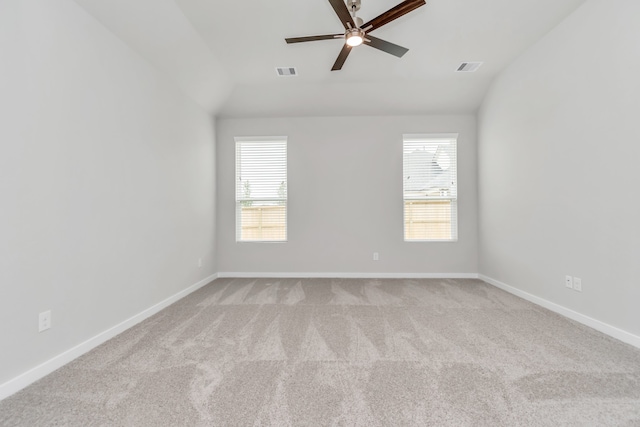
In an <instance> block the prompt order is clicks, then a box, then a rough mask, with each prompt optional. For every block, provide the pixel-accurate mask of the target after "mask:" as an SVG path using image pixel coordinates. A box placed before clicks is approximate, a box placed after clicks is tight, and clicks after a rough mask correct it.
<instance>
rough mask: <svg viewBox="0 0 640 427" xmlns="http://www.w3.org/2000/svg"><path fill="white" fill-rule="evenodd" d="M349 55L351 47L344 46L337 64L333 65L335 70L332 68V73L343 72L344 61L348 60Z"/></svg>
mask: <svg viewBox="0 0 640 427" xmlns="http://www.w3.org/2000/svg"><path fill="white" fill-rule="evenodd" d="M349 53H351V46H349V45H348V44H346V43H345V44H344V46H342V50H341V51H340V54H339V55H338V59H336V62H335V64H333V68H331V71H337V70H342V66H343V65H344V61H346V60H347V56H349Z"/></svg>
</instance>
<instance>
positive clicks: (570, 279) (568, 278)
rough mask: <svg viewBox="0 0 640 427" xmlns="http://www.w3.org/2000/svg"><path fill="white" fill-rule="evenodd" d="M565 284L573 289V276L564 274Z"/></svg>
mask: <svg viewBox="0 0 640 427" xmlns="http://www.w3.org/2000/svg"><path fill="white" fill-rule="evenodd" d="M564 285H565V286H566V287H567V288H570V289H573V277H571V276H564Z"/></svg>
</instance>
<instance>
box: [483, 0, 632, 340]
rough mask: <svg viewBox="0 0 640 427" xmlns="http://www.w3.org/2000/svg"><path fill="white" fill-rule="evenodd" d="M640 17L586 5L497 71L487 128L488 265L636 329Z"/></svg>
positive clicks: (593, 0)
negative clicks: (571, 280) (577, 283)
mask: <svg viewBox="0 0 640 427" xmlns="http://www.w3.org/2000/svg"><path fill="white" fill-rule="evenodd" d="M638 17H640V2H638V1H636V0H613V1H612V0H590V1H587V2H586V3H585V4H584V5H583V6H582V7H580V8H579V9H578V10H577V11H576V12H575V13H573V14H572V15H571V16H569V17H568V18H567V19H566V20H565V21H564V22H563V23H562V24H560V26H559V27H557V28H556V29H554V30H553V31H551V32H550V33H549V34H548V35H547V36H546V37H544V38H543V39H542V40H541V41H540V42H539V43H537V44H536V45H535V46H533V47H532V48H531V49H529V50H528V51H527V52H526V53H525V54H523V55H522V56H521V57H520V58H519V59H518V60H517V61H515V63H513V64H512V65H511V66H510V67H509V68H508V69H507V70H506V71H504V72H503V73H502V74H501V75H500V76H499V78H498V79H497V81H496V82H495V83H494V85H493V87H492V89H491V90H490V92H489V93H488V95H487V97H486V99H485V102H484V104H483V106H482V109H481V112H480V114H479V123H478V127H479V149H478V150H479V182H480V186H479V200H480V210H479V217H480V226H479V233H480V246H479V254H480V272H481V273H482V274H485V275H487V276H489V277H491V278H493V279H496V280H499V281H502V282H504V283H506V284H508V285H511V286H514V287H516V288H518V289H520V290H523V291H525V292H528V293H530V294H533V295H535V296H538V297H541V298H544V299H546V300H548V301H551V302H553V303H556V304H559V305H561V306H564V307H566V308H569V309H571V310H574V311H577V312H578V313H582V314H584V315H586V316H589V317H592V318H594V319H596V320H599V321H601V322H605V323H607V324H609V325H613V326H615V327H618V328H621V329H623V330H626V331H627V332H630V333H632V334H635V335H640V309H639V308H638V304H639V302H640V279H639V277H640V245H639V242H640V222H639V220H640V200H638V184H639V183H640V168H639V167H638V165H639V161H640V127H639V126H638V119H639V118H640V78H638V75H639V74H638V73H639V71H638V70H640V43H639V40H640V26H638ZM565 275H572V276H576V277H579V278H581V279H582V286H583V289H584V290H583V292H582V293H579V292H576V291H573V290H570V289H567V288H565V287H564V276H565Z"/></svg>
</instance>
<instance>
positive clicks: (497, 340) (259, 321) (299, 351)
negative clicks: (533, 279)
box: [0, 279, 640, 426]
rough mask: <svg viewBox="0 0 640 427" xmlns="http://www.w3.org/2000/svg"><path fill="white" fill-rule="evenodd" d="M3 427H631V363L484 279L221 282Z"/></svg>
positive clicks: (50, 381)
mask: <svg viewBox="0 0 640 427" xmlns="http://www.w3.org/2000/svg"><path fill="white" fill-rule="evenodd" d="M0 425H3V426H14V425H15V426H44V425H73V426H90V425H118V426H181V425H200V426H209V425H212V426H254V425H262V426H325V425H326V426H332V425H337V426H413V425H416V426H428V425H433V426H561V425H562V426H640V350H638V349H635V348H633V347H631V346H628V345H626V344H623V343H621V342H618V341H616V340H613V339H611V338H608V337H607V336H605V335H603V334H600V333H598V332H596V331H593V330H591V329H589V328H586V327H584V326H581V325H579V324H577V323H574V322H572V321H570V320H567V319H565V318H563V317H561V316H558V315H556V314H553V313H551V312H549V311H547V310H544V309H542V308H540V307H537V306H535V305H532V304H530V303H528V302H526V301H523V300H521V299H519V298H517V297H514V296H512V295H510V294H508V293H505V292H503V291H501V290H499V289H496V288H494V287H492V286H489V285H487V284H485V283H483V282H481V281H478V280H364V279H358V280H356V279H353V280H347V279H258V280H256V279H234V280H231V279H219V280H216V281H215V282H213V283H212V284H210V285H208V286H206V287H204V288H202V289H200V290H199V291H197V292H195V293H193V294H191V295H190V296H188V297H186V298H185V299H183V300H181V301H179V302H178V303H176V304H174V305H172V306H171V307H169V308H167V309H166V310H163V311H162V312H161V313H159V314H157V315H155V316H154V317H152V318H150V319H148V320H147V321H145V322H143V323H141V324H140V325H138V326H136V327H134V328H132V329H130V330H128V331H126V332H124V333H123V334H121V335H119V336H118V337H116V338H114V339H112V340H111V341H109V342H107V343H105V344H103V345H102V346H100V347H98V348H97V349H95V350H94V351H91V352H90V353H87V354H86V355H85V356H83V357H81V358H79V359H78V360H76V361H74V362H72V363H71V364H69V365H67V366H65V367H64V368H62V369H59V370H58V371H56V372H54V373H53V374H51V375H49V376H48V377H46V378H44V379H42V380H41V381H39V382H37V383H35V384H33V385H31V386H30V387H28V388H26V389H25V390H23V391H22V392H20V393H18V394H16V395H14V396H12V397H10V398H8V399H5V400H4V401H2V402H0Z"/></svg>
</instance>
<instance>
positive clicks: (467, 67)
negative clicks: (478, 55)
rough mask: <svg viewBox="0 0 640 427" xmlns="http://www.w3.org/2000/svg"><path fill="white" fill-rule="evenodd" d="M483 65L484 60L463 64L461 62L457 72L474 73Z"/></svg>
mask: <svg viewBox="0 0 640 427" xmlns="http://www.w3.org/2000/svg"><path fill="white" fill-rule="evenodd" d="M481 65H482V62H463V63H462V64H460V66H459V67H458V69H457V70H456V72H457V73H473V72H474V71H476V70H477V69H478V68H480V66H481Z"/></svg>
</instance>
